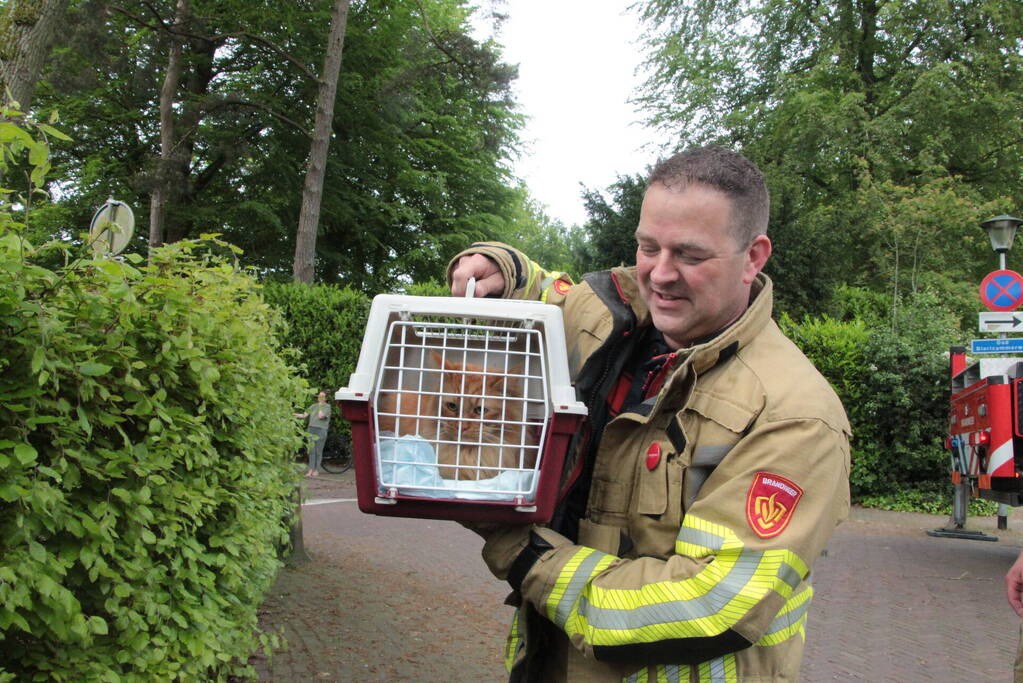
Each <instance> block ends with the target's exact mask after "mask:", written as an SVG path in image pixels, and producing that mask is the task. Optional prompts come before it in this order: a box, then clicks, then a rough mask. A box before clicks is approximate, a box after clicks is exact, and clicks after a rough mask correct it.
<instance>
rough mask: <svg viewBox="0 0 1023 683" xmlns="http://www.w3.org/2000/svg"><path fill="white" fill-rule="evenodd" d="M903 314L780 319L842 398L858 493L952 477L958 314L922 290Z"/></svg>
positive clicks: (870, 494) (872, 495)
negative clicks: (951, 356) (952, 354)
mask: <svg viewBox="0 0 1023 683" xmlns="http://www.w3.org/2000/svg"><path fill="white" fill-rule="evenodd" d="M905 303H906V305H904V306H902V308H901V311H902V313H900V314H899V317H898V319H897V320H896V321H895V323H894V324H893V322H892V321H891V320H882V319H871V318H870V317H868V318H867V320H868V321H869V323H868V322H865V321H864V320H863V319H855V320H851V321H847V322H841V321H837V320H835V319H833V318H829V317H827V316H823V317H822V318H804V319H803V321H802V322H799V323H796V322H795V321H793V320H792V319H791V318H789V317H788V316H784V315H783V316H782V318H781V320H780V321H779V324H780V325H781V327H782V329H783V331H784V332H785V333H786V335H788V336H789V337H790V338H791V339H792V340H793V341H794V342H795V343H796V344H797V345H798V346H799V347H800V348H801V349H802V350H803V352H804V353H806V355H807V356H808V357H809V358H810V360H811V361H813V363H814V364H815V365H816V366H817V367H818V369H820V371H821V373H822V374H823V375H824V376H825V377H827V378H828V380H829V381H830V382H831V384H832V385H833V386H834V387H835V390H836V392H837V393H838V395H839V397H840V398H841V399H842V403H843V405H844V406H845V409H846V412H847V413H848V415H849V421H850V423H851V424H852V429H853V439H852V470H851V472H850V486H851V489H852V494H853V499H854V500H864V499H877V497H878V496H883V495H886V494H894V493H896V492H899V491H904V490H906V489H913V488H920V487H921V486H923V487H925V488H926V487H927V486H929V485H930V484H933V483H934V482H940V481H944V480H946V479H947V477H948V453H947V452H946V451H944V449H943V446H942V442H943V440H944V438H945V432H946V429H947V425H946V420H947V413H948V360H947V356H946V352H947V350H948V347H949V346H950V345H951V344H952V343H953V342H954V341H955V337H956V334H957V326H956V322H955V316H954V315H953V314H951V313H949V311H947V310H946V309H945V308H944V307H943V306H942V305H941V302H939V301H937V300H936V299H935V298H934V297H932V296H930V295H928V294H926V293H920V294H916V295H914V296H913V297H912V299H911V300H910V301H907V302H905Z"/></svg>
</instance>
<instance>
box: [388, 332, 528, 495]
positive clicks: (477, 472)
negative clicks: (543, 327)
mask: <svg viewBox="0 0 1023 683" xmlns="http://www.w3.org/2000/svg"><path fill="white" fill-rule="evenodd" d="M432 355H433V358H434V360H435V361H436V362H437V365H438V366H439V367H441V368H442V369H443V372H442V373H441V383H440V384H441V388H440V395H439V396H438V395H437V394H435V393H434V394H428V393H423V394H419V393H417V392H409V391H399V392H387V393H382V394H381V395H380V413H381V416H380V418H379V420H380V429H381V430H382V431H392V432H395V433H397V434H418V435H419V436H421V437H423V438H424V439H427V440H429V441H431V442H432V443H433V446H434V450H435V451H436V453H437V463H438V464H439V465H447V467H441V468H440V476H441V477H443V478H445V479H489V478H491V477H494V476H497V475H498V474H499V473H500V470H501V469H519V468H532V467H533V466H534V465H535V464H536V450H537V449H536V448H535V446H536V445H537V441H536V439H535V438H534V436H533V430H532V429H530V428H529V425H526V424H523V413H524V404H525V401H524V400H523V399H522V389H521V386H522V383H521V380H520V379H518V378H514V377H506V376H505V375H503V374H493V373H497V372H498V371H497V370H494V369H491V368H483V367H481V366H478V365H473V364H470V363H464V364H463V363H455V362H452V361H448V360H443V359H442V358H441V356H440V354H438V353H436V352H434V353H433V354H432ZM484 372H487V373H492V374H484ZM511 372H512V374H516V373H517V372H518V370H517V369H514V370H512V371H511ZM438 399H439V400H438ZM384 413H400V415H399V416H398V417H394V416H392V415H384ZM520 456H521V460H520ZM458 466H460V467H458Z"/></svg>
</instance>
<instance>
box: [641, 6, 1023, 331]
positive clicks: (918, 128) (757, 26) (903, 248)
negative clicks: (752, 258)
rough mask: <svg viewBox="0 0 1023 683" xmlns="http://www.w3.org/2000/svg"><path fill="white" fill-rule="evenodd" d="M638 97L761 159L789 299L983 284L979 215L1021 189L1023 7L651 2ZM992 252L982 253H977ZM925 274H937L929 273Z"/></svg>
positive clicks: (807, 307) (685, 133)
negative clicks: (856, 288) (925, 283)
mask: <svg viewBox="0 0 1023 683" xmlns="http://www.w3.org/2000/svg"><path fill="white" fill-rule="evenodd" d="M643 13H644V17H645V18H646V20H647V21H648V22H649V23H650V25H651V27H652V29H653V34H652V36H651V41H650V48H651V56H650V60H649V66H650V68H651V74H652V75H651V77H650V79H649V80H648V82H647V83H646V86H645V92H644V97H643V98H642V102H643V104H644V105H645V107H646V109H647V112H648V114H649V116H650V120H651V122H652V123H654V124H656V125H658V126H660V127H661V128H662V129H664V130H665V131H667V132H669V133H670V134H671V135H674V136H677V138H678V139H679V140H680V143H681V144H689V143H700V142H707V141H722V142H725V143H727V144H729V145H733V146H736V147H739V148H741V149H742V150H743V151H744V152H745V153H746V154H747V155H749V156H750V157H751V158H753V159H754V160H755V161H756V162H757V163H758V164H759V165H760V166H761V168H762V169H763V170H764V172H765V175H766V176H767V178H768V182H769V186H770V187H771V189H772V193H773V212H772V221H771V235H772V240H773V241H774V242H775V245H776V255H775V257H773V258H772V260H771V262H770V263H769V266H768V270H769V272H771V273H772V274H773V275H774V277H775V279H776V280H777V281H778V283H779V288H778V290H779V295H780V298H781V300H782V305H783V306H784V307H785V308H787V309H789V310H792V311H797V312H798V311H814V310H818V307H819V306H820V305H821V304H823V303H824V302H826V300H827V299H828V297H830V296H831V293H832V292H833V290H834V288H835V287H836V285H838V284H839V283H846V284H851V285H866V286H869V287H872V288H875V289H878V290H887V291H889V292H892V293H893V295H894V296H897V295H898V293H900V292H904V291H914V290H916V289H919V287H920V285H921V274H922V273H924V272H928V271H929V272H935V271H941V272H942V273H943V274H944V276H945V278H947V279H948V280H949V281H950V282H951V281H955V280H958V279H967V280H970V281H975V279H976V278H977V277H979V275H980V274H982V273H983V268H984V267H985V266H989V265H990V257H989V256H988V258H984V256H985V254H984V252H985V249H986V243H985V240H984V238H983V235H982V234H981V231H980V230H979V229H978V228H977V224H978V222H979V221H980V220H982V219H984V218H987V217H989V216H991V215H994V214H995V213H1003V212H1005V211H1007V210H1008V207H1011V206H1014V205H1015V206H1018V205H1019V204H1020V202H1021V200H1023V186H1021V185H1020V184H1019V178H1020V176H1021V171H1023V136H1020V134H1019V131H1020V130H1023V106H1021V104H1023V42H1021V41H1023V38H1021V36H1023V6H1021V5H1020V4H1019V3H1016V2H1006V1H1005V0H984V1H981V2H945V1H944V0H908V1H905V2H889V3H877V2H873V1H871V0H853V1H848V2H847V1H844V0H842V1H839V0H828V1H826V2H809V1H808V0H806V1H804V0H799V1H797V2H782V1H781V0H747V1H745V2H736V3H722V2H716V1H714V0H698V1H697V2H678V1H677V0H650V1H649V2H646V3H644V5H643ZM981 264H984V265H981ZM930 284H931V285H932V286H935V287H941V286H943V284H944V283H942V282H938V281H934V282H931V283H930Z"/></svg>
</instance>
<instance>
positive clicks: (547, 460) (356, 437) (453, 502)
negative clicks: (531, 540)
mask: <svg viewBox="0 0 1023 683" xmlns="http://www.w3.org/2000/svg"><path fill="white" fill-rule="evenodd" d="M338 403H339V404H340V406H341V414H342V416H343V417H344V418H345V419H346V420H348V421H349V422H351V425H352V453H353V459H354V461H355V486H356V491H357V493H358V497H359V509H360V510H362V511H363V512H366V513H369V514H373V515H384V516H389V517H414V518H421V519H450V520H455V521H460V522H504V523H509V524H529V523H534V522H535V523H543V522H547V521H550V518H551V515H553V514H554V506H555V504H556V502H557V496H558V484H559V482H560V480H561V470H562V468H563V467H564V464H565V453H566V451H567V450H568V443H569V441H570V440H571V438H572V435H573V434H575V432H576V431H577V430H578V428H579V423H580V422H581V421H582V418H583V416H582V415H575V414H571V413H554V414H552V416H551V418H550V424H549V425H548V427H547V439H546V441H545V443H544V447H543V451H542V453H543V456H542V457H543V459H542V464H541V466H540V472H539V476H540V480H539V483H538V486H537V490H536V500H535V501H534V502H533V503H532V504H531V505H529V509H526V510H524V509H519V508H520V507H521V506H520V505H519V504H517V503H514V502H503V501H501V502H498V501H495V502H480V501H465V500H457V499H451V498H420V497H416V496H406V495H401V494H396V495H394V496H393V497H388V498H382V497H381V496H380V491H379V490H378V488H377V481H378V473H377V469H376V459H375V458H374V457H373V444H374V443H375V442H376V435H375V434H374V433H373V424H374V421H373V414H372V411H371V410H370V407H369V402H368V401H338ZM381 500H386V501H387V502H380V501H381Z"/></svg>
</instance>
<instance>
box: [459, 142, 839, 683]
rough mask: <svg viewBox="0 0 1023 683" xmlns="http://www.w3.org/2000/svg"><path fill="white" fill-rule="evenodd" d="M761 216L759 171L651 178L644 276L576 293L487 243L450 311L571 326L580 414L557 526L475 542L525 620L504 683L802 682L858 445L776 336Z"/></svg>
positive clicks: (704, 158) (686, 167)
mask: <svg viewBox="0 0 1023 683" xmlns="http://www.w3.org/2000/svg"><path fill="white" fill-rule="evenodd" d="M768 214H769V198H768V192H767V188H766V185H765V183H764V179H763V176H762V175H761V174H760V171H759V170H758V169H757V168H756V166H754V165H753V164H752V162H750V161H749V160H748V159H746V158H745V157H743V156H742V155H740V154H737V153H735V152H732V151H730V150H726V149H724V148H721V147H702V148H696V149H691V150H687V151H685V152H682V153H680V154H677V155H675V156H673V157H671V158H669V159H666V160H663V161H661V162H659V163H658V164H657V165H656V166H655V167H654V168H653V170H652V172H651V174H650V176H649V178H648V180H647V188H646V191H645V194H644V199H643V204H642V209H641V212H640V218H639V225H638V226H637V228H636V232H635V240H636V245H637V248H636V265H635V266H632V267H618V268H613V269H611V270H609V271H603V272H598V273H591V274H589V275H586V276H585V277H584V278H583V281H582V282H581V283H580V284H573V283H572V281H571V280H570V279H569V278H568V277H567V276H565V275H564V274H560V273H548V272H546V271H544V270H543V269H542V268H540V266H538V265H537V264H536V263H534V262H533V261H531V260H530V259H529V258H528V257H527V256H526V255H525V254H522V253H521V252H519V251H517V250H515V249H513V248H511V247H509V246H507V245H504V244H499V243H479V244H475V245H473V246H471V247H470V248H469V249H467V250H465V251H463V252H462V253H460V254H458V255H456V256H455V258H454V259H452V261H451V263H450V264H449V267H448V281H449V285H450V287H451V290H452V294H453V295H454V296H461V295H463V294H464V292H465V290H466V283H467V281H468V279H469V278H475V279H476V290H475V295H476V296H481V297H485V296H492V297H503V298H517V299H540V300H542V301H546V302H547V303H549V304H553V305H556V306H560V307H561V309H562V312H563V314H564V321H565V328H566V338H567V347H568V348H567V351H568V358H569V366H570V370H571V373H572V378H573V383H574V385H575V388H576V391H577V393H578V394H579V396H580V397H581V400H583V401H584V402H585V403H586V405H587V408H588V411H589V417H588V421H587V423H586V425H585V426H584V428H583V429H582V430H580V433H579V434H577V435H576V436H575V437H574V438H573V441H572V443H571V445H570V446H569V453H568V456H567V460H566V464H565V469H564V474H563V476H562V483H561V489H560V494H559V495H560V498H559V502H558V505H557V507H556V510H555V512H554V516H553V519H552V520H551V521H550V523H548V524H545V525H518V526H516V525H470V526H472V528H474V529H476V530H477V531H478V532H479V533H480V534H481V535H482V536H483V537H484V539H485V544H484V547H483V558H484V560H485V562H486V563H487V565H488V566H489V568H490V570H491V571H492V572H493V573H494V575H495V576H496V577H498V578H499V579H503V580H507V581H508V583H509V585H510V586H511V588H512V589H513V594H512V596H511V598H509V602H510V603H511V604H514V605H516V606H517V607H518V610H517V613H516V616H515V619H514V620H513V624H512V630H511V634H510V636H509V640H508V644H507V647H506V649H505V657H506V665H507V666H508V670H509V672H510V679H511V680H513V681H545V682H546V681H586V682H587V683H595V682H599V681H623V680H624V681H697V680H699V681H794V680H796V679H797V678H798V677H799V668H800V662H801V660H802V656H803V641H804V639H805V624H806V618H807V609H808V606H809V603H810V599H811V597H812V595H813V588H812V586H811V581H810V574H811V569H812V567H813V563H814V561H815V560H816V559H817V557H818V556H820V555H821V552H822V551H823V550H824V547H825V544H826V543H827V541H828V539H829V538H830V537H831V534H832V532H833V530H834V528H835V526H836V525H837V524H838V523H839V522H840V521H842V520H843V519H845V518H846V517H847V516H848V510H849V437H850V427H849V423H848V420H847V419H846V415H845V411H844V410H843V408H842V405H841V403H840V401H839V399H838V397H837V395H836V394H835V392H834V391H833V390H832V388H831V386H830V385H829V384H828V382H827V380H825V379H824V377H822V376H821V374H820V373H819V372H818V371H817V370H816V368H814V366H813V365H812V364H811V363H810V361H809V360H808V359H807V358H806V357H805V356H804V355H803V354H802V353H801V352H800V350H799V349H798V348H797V347H796V346H795V345H794V344H793V343H792V342H791V341H789V340H788V339H786V338H785V337H784V336H783V335H782V333H781V331H780V330H779V329H778V326H777V325H776V324H775V323H774V321H773V320H772V319H771V308H772V283H771V280H770V279H769V278H768V277H767V276H765V275H764V274H763V273H762V272H761V269H762V268H763V267H764V264H765V263H766V262H767V259H768V257H769V256H770V254H771V241H770V239H769V238H768V237H767V234H766V230H767V223H768Z"/></svg>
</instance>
